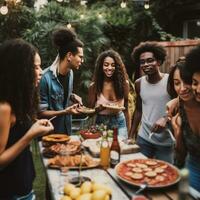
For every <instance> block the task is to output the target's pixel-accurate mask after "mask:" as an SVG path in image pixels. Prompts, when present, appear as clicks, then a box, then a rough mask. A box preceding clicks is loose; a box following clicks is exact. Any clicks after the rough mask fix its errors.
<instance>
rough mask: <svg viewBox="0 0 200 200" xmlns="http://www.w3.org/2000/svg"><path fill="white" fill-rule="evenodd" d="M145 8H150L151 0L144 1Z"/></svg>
mask: <svg viewBox="0 0 200 200" xmlns="http://www.w3.org/2000/svg"><path fill="white" fill-rule="evenodd" d="M144 8H145V9H146V10H147V9H149V1H145V3H144Z"/></svg>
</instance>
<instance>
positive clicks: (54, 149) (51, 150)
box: [42, 140, 81, 158]
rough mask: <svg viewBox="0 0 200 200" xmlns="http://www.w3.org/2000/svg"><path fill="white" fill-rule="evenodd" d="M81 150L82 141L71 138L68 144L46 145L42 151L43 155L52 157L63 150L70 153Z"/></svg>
mask: <svg viewBox="0 0 200 200" xmlns="http://www.w3.org/2000/svg"><path fill="white" fill-rule="evenodd" d="M80 150H81V142H80V141H78V140H70V141H69V142H68V143H67V144H62V143H56V144H54V145H51V146H49V147H45V148H44V149H43V151H42V153H43V156H44V157H47V158H52V157H54V156H56V155H58V154H61V152H67V153H68V154H70V155H74V154H77V153H79V152H80Z"/></svg>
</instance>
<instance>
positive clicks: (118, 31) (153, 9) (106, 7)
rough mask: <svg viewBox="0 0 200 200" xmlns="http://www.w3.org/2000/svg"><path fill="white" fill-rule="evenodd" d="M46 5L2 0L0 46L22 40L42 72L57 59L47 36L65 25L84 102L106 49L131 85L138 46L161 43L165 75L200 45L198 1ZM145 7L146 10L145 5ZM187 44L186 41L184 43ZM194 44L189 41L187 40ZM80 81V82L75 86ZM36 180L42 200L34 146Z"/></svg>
mask: <svg viewBox="0 0 200 200" xmlns="http://www.w3.org/2000/svg"><path fill="white" fill-rule="evenodd" d="M59 1H60V2H58V1H56V0H51V1H50V0H49V1H48V2H47V4H45V5H43V7H41V8H40V9H39V10H36V9H35V8H34V4H35V1H34V0H0V11H2V10H1V9H2V7H3V6H4V11H5V7H7V8H8V12H7V13H6V14H5V12H4V13H3V12H1V13H3V14H0V26H1V28H0V43H1V42H3V41H5V40H6V39H10V38H16V37H22V38H24V39H26V40H27V41H29V42H31V43H32V44H34V45H35V46H36V47H37V48H38V49H39V52H40V55H41V58H42V68H46V67H48V66H49V65H50V64H51V63H52V61H53V60H54V59H55V57H56V54H57V52H56V49H55V48H54V47H53V46H52V42H51V34H52V31H53V30H54V29H55V28H56V27H58V26H61V25H62V26H68V27H69V25H71V27H72V28H73V29H74V30H75V31H76V33H77V34H78V36H79V38H80V39H81V40H82V41H83V42H84V44H85V47H84V64H83V65H82V67H81V68H80V70H79V71H76V72H75V81H74V89H75V92H76V93H77V94H78V95H80V96H82V97H83V99H84V102H85V103H86V97H87V90H88V86H89V84H90V81H91V78H92V74H93V70H94V65H95V60H96V58H97V56H98V55H99V53H100V52H101V51H103V50H105V49H108V48H113V49H114V50H116V51H118V52H119V53H120V55H121V56H122V59H123V61H124V63H125V65H126V69H127V72H128V75H129V78H130V80H133V75H134V72H135V66H133V65H132V61H131V57H130V54H131V52H132V50H133V48H134V47H135V46H136V45H138V44H139V43H140V42H142V41H147V40H151V41H152V40H153V41H159V42H161V44H162V45H164V46H165V47H166V49H167V52H168V58H167V61H166V63H165V65H164V66H163V69H162V70H163V71H168V69H169V66H170V65H171V64H173V63H174V61H175V60H176V59H177V58H178V57H179V56H183V55H184V54H185V53H186V52H187V51H188V50H189V49H191V48H192V47H193V46H196V45H198V44H199V35H200V19H199V16H200V2H199V1H197V0H176V1H174V0H167V1H164V0H150V1H149V0H126V1H125V0H124V1H123V2H126V7H124V8H122V7H121V6H120V5H121V3H122V0H87V1H83V0H59ZM145 3H149V6H150V7H149V9H145V8H144V4H145ZM188 39H190V40H188ZM191 39H192V40H191ZM77 80H78V81H77ZM32 147H33V148H32V149H33V155H34V161H35V165H36V171H37V179H36V181H35V183H34V188H35V191H36V193H37V196H38V197H37V199H39V200H44V199H45V197H44V191H45V176H44V172H43V171H44V170H43V167H42V165H41V162H40V158H39V154H38V153H37V151H36V150H37V149H35V145H33V146H32Z"/></svg>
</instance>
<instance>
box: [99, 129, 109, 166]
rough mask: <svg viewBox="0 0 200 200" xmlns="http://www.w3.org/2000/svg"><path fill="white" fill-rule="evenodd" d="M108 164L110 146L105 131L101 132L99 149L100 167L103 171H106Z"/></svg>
mask: <svg viewBox="0 0 200 200" xmlns="http://www.w3.org/2000/svg"><path fill="white" fill-rule="evenodd" d="M109 163H110V146H109V142H108V138H107V133H106V131H103V136H102V141H101V148H100V165H101V166H102V168H103V169H107V168H108V167H109Z"/></svg>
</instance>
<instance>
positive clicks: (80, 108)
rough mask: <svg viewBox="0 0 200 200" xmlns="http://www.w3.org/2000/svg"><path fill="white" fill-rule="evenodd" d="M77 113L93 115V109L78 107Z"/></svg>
mask: <svg viewBox="0 0 200 200" xmlns="http://www.w3.org/2000/svg"><path fill="white" fill-rule="evenodd" d="M78 111H79V112H81V113H83V114H92V113H95V109H93V108H88V107H86V106H80V107H78Z"/></svg>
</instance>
